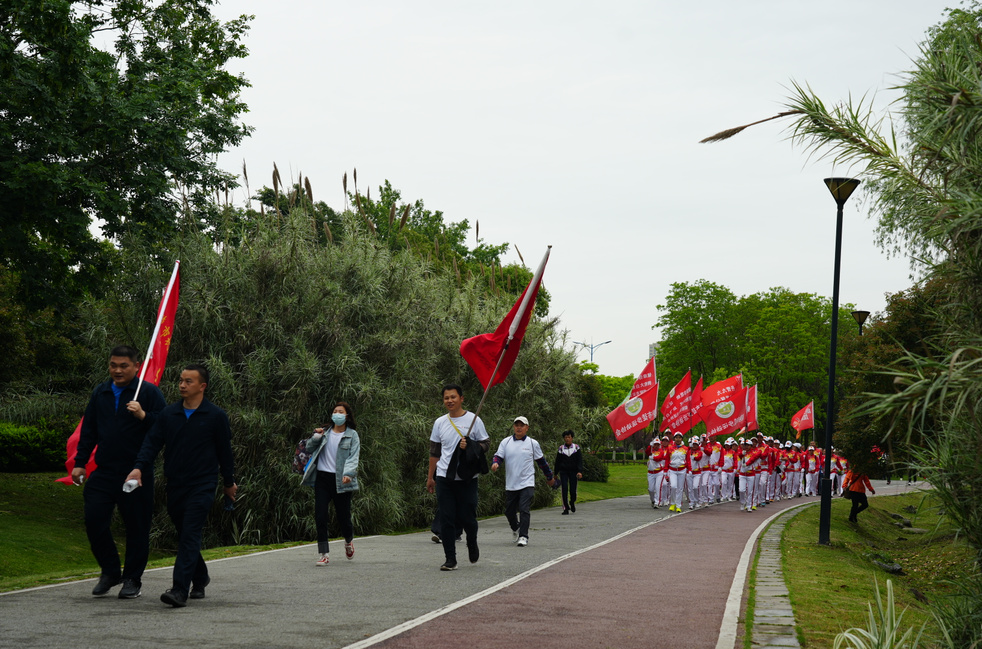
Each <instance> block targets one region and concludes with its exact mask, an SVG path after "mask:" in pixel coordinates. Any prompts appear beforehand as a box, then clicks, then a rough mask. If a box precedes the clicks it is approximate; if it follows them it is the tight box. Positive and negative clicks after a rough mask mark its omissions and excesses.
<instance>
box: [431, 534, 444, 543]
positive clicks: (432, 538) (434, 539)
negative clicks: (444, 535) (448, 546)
mask: <svg viewBox="0 0 982 649" xmlns="http://www.w3.org/2000/svg"><path fill="white" fill-rule="evenodd" d="M430 540H431V541H433V542H434V543H443V541H441V540H440V537H439V536H437V535H436V534H434V535H433V536H431V537H430Z"/></svg>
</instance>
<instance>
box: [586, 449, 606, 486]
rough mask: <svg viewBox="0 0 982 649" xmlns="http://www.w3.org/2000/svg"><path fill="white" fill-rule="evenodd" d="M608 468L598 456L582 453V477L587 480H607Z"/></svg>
mask: <svg viewBox="0 0 982 649" xmlns="http://www.w3.org/2000/svg"><path fill="white" fill-rule="evenodd" d="M609 476H610V470H609V469H608V468H607V465H606V464H604V463H603V461H601V459H600V458H599V457H597V456H596V455H594V454H592V453H584V454H583V479H584V480H586V481H587V482H607V478H608V477H609Z"/></svg>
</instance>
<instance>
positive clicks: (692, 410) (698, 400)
mask: <svg viewBox="0 0 982 649" xmlns="http://www.w3.org/2000/svg"><path fill="white" fill-rule="evenodd" d="M700 421H702V377H701V376H700V377H699V380H698V381H696V387H694V388H692V399H691V401H690V406H689V429H690V430H691V429H692V427H693V426H695V425H696V424H698V423H699V422H700Z"/></svg>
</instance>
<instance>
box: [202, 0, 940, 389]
mask: <svg viewBox="0 0 982 649" xmlns="http://www.w3.org/2000/svg"><path fill="white" fill-rule="evenodd" d="M950 4H952V3H951V0H864V1H863V2H856V1H851V2H845V1H840V0H835V1H830V2H823V3H820V4H816V3H805V2H794V1H791V0H781V1H777V0H774V1H763V0H744V1H742V2H732V0H729V1H723V0H705V1H703V2H698V3H696V2H678V1H674V2H665V1H663V0H645V1H630V2H628V1H613V2H611V1H608V2H580V1H570V0H565V1H550V2H539V1H530V0H524V1H522V2H515V1H512V0H499V1H496V2H484V3H474V2H460V1H459V0H458V1H441V2H436V1H427V2H419V1H405V0H402V1H395V0H359V1H358V2H351V1H349V2H335V1H330V2H322V1H317V0H279V1H278V2H269V1H268V0H264V1H263V2H260V1H258V0H227V1H226V3H225V4H224V5H223V6H220V7H219V8H218V13H219V15H221V16H223V17H232V16H233V15H238V14H240V13H249V14H254V15H255V16H256V18H255V20H254V21H253V23H252V29H251V31H250V33H249V35H248V38H247V44H248V47H249V49H250V51H251V54H250V55H249V57H248V58H246V59H244V60H243V61H239V62H236V65H235V68H233V69H234V70H235V71H236V72H243V73H244V74H245V76H246V78H248V79H249V81H250V82H251V83H252V84H253V87H252V88H251V89H249V90H247V91H246V92H245V93H244V99H245V101H246V103H248V104H249V107H250V113H249V114H247V115H246V118H245V121H246V122H247V123H248V124H250V125H252V126H254V127H255V128H256V131H255V133H254V134H253V136H252V137H251V138H250V139H248V140H247V141H246V142H245V143H244V145H243V146H242V147H240V148H238V149H235V150H233V151H231V152H230V153H228V154H226V155H225V156H223V157H222V158H221V159H220V162H221V164H222V166H223V167H225V168H226V169H227V170H229V171H232V172H237V173H238V172H241V168H242V160H243V159H245V161H246V163H247V164H248V169H249V177H250V184H251V186H252V188H253V190H256V189H258V188H259V187H260V186H261V185H262V184H266V185H268V186H271V185H272V181H271V180H270V178H271V173H272V165H273V162H276V163H277V165H278V166H279V169H280V172H281V174H282V176H283V178H284V181H286V179H287V176H288V175H289V176H291V177H294V178H295V177H296V176H297V174H298V173H301V172H302V173H303V174H304V175H305V176H308V177H309V178H310V180H311V183H312V185H313V191H314V198H315V199H316V200H324V201H326V202H327V203H328V204H329V205H331V206H333V207H335V208H341V207H343V206H344V194H343V191H342V188H341V177H342V174H343V173H344V172H345V171H347V172H348V174H349V183H350V179H351V170H352V169H354V168H357V170H358V179H359V183H358V186H359V189H361V190H362V191H364V190H365V189H366V188H368V187H371V188H372V196H373V197H375V196H377V191H378V186H379V185H381V184H382V183H383V181H384V180H385V179H389V180H390V181H391V182H392V184H393V186H394V187H396V188H397V189H400V190H401V191H402V196H403V198H404V199H405V200H407V201H415V200H416V199H419V198H422V199H423V200H424V202H425V204H426V206H427V208H429V209H431V210H442V211H443V212H444V218H445V219H446V220H447V221H460V220H463V219H467V220H468V221H469V222H470V224H471V226H472V228H473V225H474V223H475V222H476V221H479V222H480V227H481V236H482V238H484V239H485V240H486V241H488V242H489V243H501V242H504V241H507V242H509V243H511V244H513V246H514V245H517V246H518V247H519V249H520V250H521V251H522V254H523V255H524V257H525V260H526V262H527V263H528V264H529V265H530V266H531V267H533V268H534V266H535V265H536V264H537V263H538V260H539V259H540V258H541V256H542V254H543V253H544V252H545V249H546V246H547V245H549V244H552V245H553V253H552V257H551V260H550V262H549V266H548V267H547V269H546V273H545V285H546V287H547V288H548V289H549V291H550V292H551V294H552V309H551V312H552V314H553V315H558V316H559V317H560V318H561V321H562V324H563V326H564V327H565V328H566V329H568V330H569V331H570V334H571V339H573V340H578V341H585V342H590V341H593V342H602V341H605V340H611V341H612V342H611V343H610V344H609V345H604V346H603V347H600V348H599V349H597V350H596V352H595V357H594V360H595V362H597V363H598V364H599V365H600V372H601V373H603V374H610V375H616V376H620V375H625V374H636V373H638V372H640V371H641V369H642V368H643V366H644V363H645V356H646V354H647V349H648V344H649V343H651V342H655V341H657V340H658V337H659V336H658V333H657V332H656V331H652V329H651V326H652V325H653V324H654V323H655V322H656V321H657V319H658V316H659V312H658V310H657V309H656V305H657V304H660V303H664V300H665V297H666V295H667V294H668V291H669V288H670V284H671V283H672V282H683V281H685V282H694V281H696V280H698V279H707V280H710V281H713V282H716V283H719V284H723V285H725V286H727V287H729V288H730V289H731V290H732V291H733V292H734V293H736V294H737V295H738V296H740V295H748V294H751V293H756V292H758V291H766V290H767V289H769V288H771V287H774V286H786V287H788V288H790V289H791V290H793V291H796V292H806V293H817V294H820V295H824V296H831V294H832V265H833V252H834V235H835V203H834V201H833V200H832V198H831V195H830V194H829V192H828V190H827V189H826V187H825V185H824V183H823V182H822V178H825V177H827V176H832V175H849V171H850V170H848V169H843V168H839V169H833V168H832V164H831V162H830V161H829V160H820V161H816V160H814V159H809V157H808V154H807V152H805V151H804V150H802V149H798V148H792V146H791V144H790V143H789V142H788V141H787V140H786V139H785V137H786V135H787V132H786V128H787V124H788V123H782V122H772V123H769V124H766V125H761V126H757V127H754V128H752V129H749V130H747V131H745V132H744V133H742V134H740V135H738V136H737V137H736V138H734V139H731V140H729V141H726V142H722V143H718V144H699V143H698V142H699V140H700V139H702V138H704V137H706V136H708V135H711V134H713V133H716V132H717V131H720V130H723V129H724V128H729V127H732V126H737V125H740V124H744V123H747V122H751V121H754V120H757V119H762V118H765V117H770V116H771V115H773V114H774V113H776V112H778V111H779V110H781V109H782V101H783V100H784V98H785V97H787V96H788V95H789V91H788V90H787V88H788V87H789V85H790V81H791V80H795V81H798V82H799V83H807V84H809V85H810V86H811V87H812V88H813V89H814V90H816V91H817V92H818V93H819V95H820V96H822V97H823V99H824V100H825V101H826V103H827V104H831V103H834V102H835V101H837V100H839V99H843V98H845V97H847V96H848V95H849V94H850V93H851V94H852V96H853V97H860V96H862V95H864V94H867V93H869V94H875V95H876V104H877V105H878V106H880V107H881V108H885V107H886V106H887V104H888V103H889V102H890V101H892V100H894V99H896V97H897V96H898V95H897V93H895V92H894V91H890V90H889V88H890V87H891V86H894V85H896V84H897V83H898V81H899V78H898V76H897V74H898V73H900V72H903V71H905V70H908V69H909V68H910V67H911V65H910V61H911V59H912V58H915V57H916V54H917V51H918V50H917V44H918V43H919V42H920V41H921V40H923V36H924V33H925V31H926V30H927V28H928V27H930V26H931V25H934V24H936V23H937V22H939V21H940V20H941V19H942V17H943V15H942V12H943V10H944V8H945V7H946V5H950ZM855 171H856V170H853V172H854V173H855ZM349 188H351V185H350V184H349ZM244 199H245V194H244V192H242V193H241V195H240V196H239V197H238V202H239V203H243V202H244ZM471 236H472V237H473V229H472V232H471ZM469 244H470V245H473V244H474V240H473V238H471V239H470V240H469ZM517 260H518V257H517V255H516V254H515V252H514V247H513V248H512V250H511V251H510V252H509V254H508V255H507V256H506V258H505V261H506V263H507V262H509V261H517ZM908 266H909V265H908V262H907V260H906V259H887V258H886V256H885V255H884V254H883V253H882V252H880V250H879V249H878V248H876V246H875V245H874V243H873V223H872V222H871V221H870V220H869V219H868V218H867V216H866V210H865V206H864V205H863V203H862V200H861V197H860V193H859V192H857V194H856V195H855V196H854V197H853V198H852V199H850V202H849V203H847V204H846V209H845V227H844V234H843V257H842V278H841V288H840V301H841V302H842V303H846V302H852V303H854V304H856V305H857V307H858V308H863V309H867V310H869V311H873V312H876V311H880V310H882V309H883V308H884V305H885V299H884V294H886V293H892V292H896V291H899V290H902V289H905V288H907V287H908V286H909V285H910V284H911V281H910V279H909V268H908ZM849 325H850V323H843V325H842V326H849ZM579 357H580V358H581V359H586V358H588V357H589V352H588V351H580V354H579Z"/></svg>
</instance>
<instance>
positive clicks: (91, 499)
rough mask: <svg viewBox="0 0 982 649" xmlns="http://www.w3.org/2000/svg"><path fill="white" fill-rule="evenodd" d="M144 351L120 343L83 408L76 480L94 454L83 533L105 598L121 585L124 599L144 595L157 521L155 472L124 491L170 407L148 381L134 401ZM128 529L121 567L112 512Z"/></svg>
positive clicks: (98, 587)
mask: <svg viewBox="0 0 982 649" xmlns="http://www.w3.org/2000/svg"><path fill="white" fill-rule="evenodd" d="M139 367H140V353H139V352H138V351H137V350H135V349H133V348H132V347H129V346H126V345H121V346H119V347H116V348H114V349H113V350H112V351H111V352H110V354H109V375H110V377H111V378H110V380H109V381H106V382H105V383H100V384H99V385H97V386H96V388H95V389H94V390H93V391H92V396H91V397H89V404H88V406H87V407H86V408H85V416H84V417H83V419H82V429H81V431H80V433H79V439H78V449H77V451H76V453H75V468H74V469H72V482H74V483H75V484H82V482H83V481H84V480H85V478H86V476H85V465H86V464H88V462H89V457H90V456H91V455H92V451H93V450H95V461H96V464H97V467H96V469H95V470H94V471H92V475H90V476H88V480H87V481H86V482H85V491H84V492H83V494H82V498H83V501H84V503H85V532H86V534H87V535H88V537H89V546H90V547H91V548H92V554H93V555H94V556H95V559H96V561H98V562H99V567H100V568H101V569H102V575H101V576H100V577H99V582H98V583H97V584H96V585H95V588H93V589H92V594H93V595H95V596H96V597H102V596H103V595H106V594H107V593H109V590H110V589H111V588H112V587H113V586H115V585H116V584H118V583H120V582H121V581H122V583H123V587H122V588H121V589H120V591H119V598H120V599H134V598H136V597H139V596H140V587H141V585H142V584H141V580H142V579H143V571H144V570H145V569H146V567H147V558H148V557H149V556H150V523H151V520H152V518H153V471H150V472H149V474H148V475H149V478H150V479H149V483H148V487H149V488H148V489H144V490H142V491H134V492H131V493H124V492H123V482H125V481H126V474H127V473H128V472H129V470H130V469H132V468H133V462H135V461H136V454H137V452H139V450H140V446H141V445H142V444H143V439H144V437H145V436H146V433H147V431H148V430H150V427H151V426H152V425H153V424H154V422H155V421H156V419H157V415H158V413H159V412H160V411H161V410H163V409H164V407H165V406H166V405H167V403H166V402H165V401H164V395H162V394H161V393H160V390H159V389H157V386H155V385H153V384H151V383H148V382H146V381H144V383H143V385H142V386H141V387H140V397H139V399H138V400H136V401H134V400H133V396H134V395H135V393H136V387H137V383H139V381H138V380H137V379H136V375H137V371H138V370H139ZM117 508H118V509H119V515H120V517H121V518H122V519H123V525H124V526H125V527H126V564H125V567H122V566H120V563H119V550H117V548H116V541H115V540H114V539H113V535H112V531H111V530H110V522H111V521H112V517H113V509H117Z"/></svg>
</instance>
